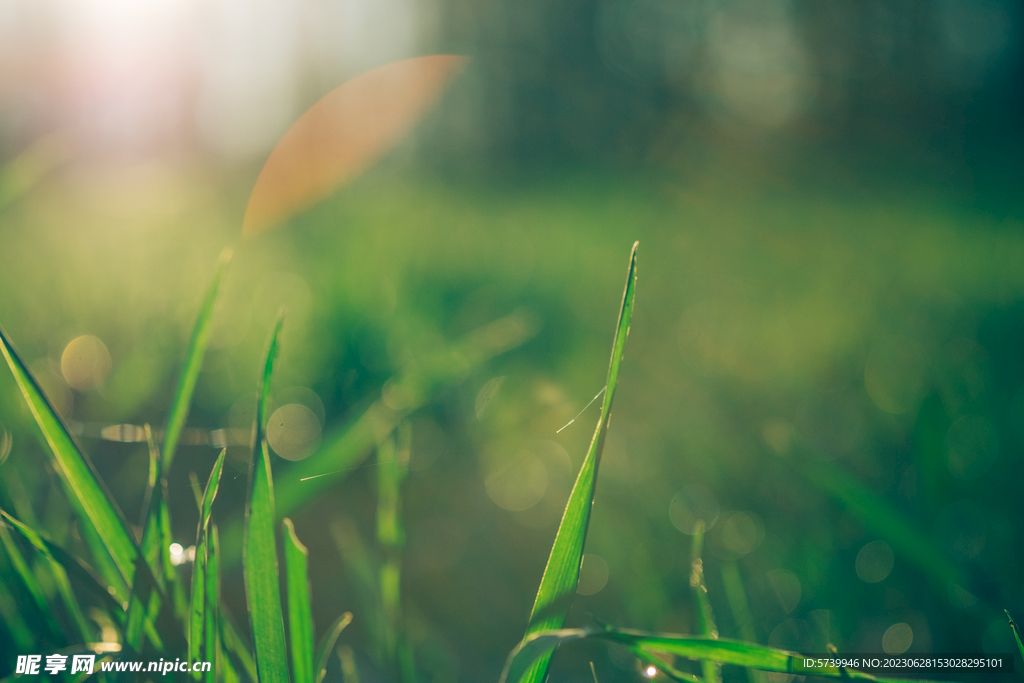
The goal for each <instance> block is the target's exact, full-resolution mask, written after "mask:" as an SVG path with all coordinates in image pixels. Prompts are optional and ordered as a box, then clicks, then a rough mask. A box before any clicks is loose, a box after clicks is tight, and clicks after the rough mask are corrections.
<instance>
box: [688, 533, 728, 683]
mask: <svg viewBox="0 0 1024 683" xmlns="http://www.w3.org/2000/svg"><path fill="white" fill-rule="evenodd" d="M703 546H704V525H703V524H699V525H698V528H697V533H695V534H694V535H693V552H692V557H691V559H690V588H692V589H693V593H694V595H695V596H696V598H697V625H698V626H699V627H700V629H699V630H700V634H701V635H702V636H704V637H705V638H712V639H715V638H718V629H717V628H716V627H715V617H714V615H713V614H712V613H711V601H710V600H709V599H708V587H707V585H706V584H705V583H704V560H703V558H702V557H701V550H702V549H703ZM700 667H701V671H702V672H703V674H704V681H705V682H706V683H718V682H719V681H720V680H721V678H722V675H721V672H720V671H719V666H718V665H717V664H715V662H713V661H711V660H707V659H705V660H703V661H701V663H700Z"/></svg>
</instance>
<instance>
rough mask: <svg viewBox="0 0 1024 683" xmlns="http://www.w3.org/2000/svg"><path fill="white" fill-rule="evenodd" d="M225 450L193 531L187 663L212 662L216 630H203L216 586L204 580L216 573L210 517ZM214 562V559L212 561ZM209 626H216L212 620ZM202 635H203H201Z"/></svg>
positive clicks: (219, 459) (213, 474)
mask: <svg viewBox="0 0 1024 683" xmlns="http://www.w3.org/2000/svg"><path fill="white" fill-rule="evenodd" d="M226 455H227V449H226V448H225V449H223V450H221V452H220V455H219V456H217V460H216V461H215V462H214V463H213V469H212V470H211V471H210V477H209V479H207V481H206V489H204V491H203V497H202V503H201V505H200V508H199V524H198V527H197V529H196V558H195V562H194V564H193V566H192V599H191V603H190V607H189V627H188V634H189V635H188V658H189V662H197V661H204V660H203V655H204V653H205V654H206V655H207V656H206V659H205V661H213V660H212V659H211V658H210V654H211V647H210V645H209V641H210V639H211V638H215V636H216V631H215V630H214V631H213V632H211V631H210V630H209V629H207V628H206V626H207V624H210V623H211V617H210V614H209V613H210V612H211V611H213V610H215V609H216V607H217V604H216V601H214V602H210V600H209V595H210V592H211V591H213V592H216V591H217V590H218V588H217V586H213V587H211V586H207V585H206V581H207V579H208V578H209V575H210V574H211V573H215V572H216V571H217V567H213V568H212V572H211V567H210V552H211V545H210V543H211V542H210V534H209V526H210V515H211V513H212V512H213V501H214V500H215V499H216V498H217V489H218V488H219V487H220V476H221V473H222V472H223V470H224V458H225V457H226ZM214 562H216V558H214ZM212 623H216V620H213V621H212ZM204 633H205V636H204ZM215 646H216V641H214V647H215Z"/></svg>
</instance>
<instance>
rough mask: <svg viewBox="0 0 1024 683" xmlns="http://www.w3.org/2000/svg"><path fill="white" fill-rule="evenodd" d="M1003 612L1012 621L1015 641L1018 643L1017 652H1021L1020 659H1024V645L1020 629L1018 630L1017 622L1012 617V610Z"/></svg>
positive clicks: (1011, 625) (1011, 626)
mask: <svg viewBox="0 0 1024 683" xmlns="http://www.w3.org/2000/svg"><path fill="white" fill-rule="evenodd" d="M1003 611H1004V612H1006V618H1007V619H1008V620H1009V621H1010V629H1011V630H1012V631H1013V639H1014V640H1016V641H1017V651H1018V652H1020V658H1021V659H1024V643H1022V642H1021V640H1020V629H1018V628H1017V624H1016V622H1014V620H1013V617H1011V616H1010V610H1008V609H1004V610H1003Z"/></svg>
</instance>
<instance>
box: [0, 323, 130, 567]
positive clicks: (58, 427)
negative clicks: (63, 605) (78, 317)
mask: <svg viewBox="0 0 1024 683" xmlns="http://www.w3.org/2000/svg"><path fill="white" fill-rule="evenodd" d="M0 351H2V352H3V354H4V358H6V359H7V364H8V365H9V366H10V368H11V372H12V373H13V374H14V379H15V381H16V382H17V384H18V388H19V389H20V390H21V394H22V396H24V398H25V401H26V402H27V403H28V407H29V410H30V411H31V412H32V416H33V417H34V418H35V420H36V424H38V425H39V428H40V430H41V431H42V432H43V437H44V438H45V439H46V442H47V444H49V446H50V453H51V454H52V455H53V461H54V465H55V469H56V470H57V472H58V474H59V475H60V478H61V480H62V481H63V483H64V486H65V488H66V489H67V491H68V494H69V496H70V497H72V498H73V499H74V501H73V503H72V505H73V506H76V507H78V508H79V509H80V510H81V512H82V513H83V515H84V516H85V520H83V521H84V522H85V523H87V524H90V525H91V526H92V527H93V528H94V529H95V531H96V534H97V535H98V536H99V538H100V539H101V540H102V541H103V544H104V545H105V546H106V548H107V550H108V551H109V553H110V556H111V558H112V559H113V560H114V564H115V565H116V566H117V569H118V571H119V572H120V574H121V576H122V577H123V579H124V581H125V583H127V584H128V585H132V582H133V580H134V578H135V571H136V560H137V559H138V558H139V557H140V556H141V552H140V550H139V547H138V545H137V544H136V543H135V539H134V538H132V536H131V534H130V533H129V532H128V524H127V523H126V522H125V520H124V516H123V515H122V514H121V511H120V510H118V508H117V506H116V504H115V503H114V499H113V497H112V496H111V495H110V493H109V492H108V491H107V489H106V487H105V486H104V485H103V483H102V481H101V480H100V478H99V476H98V475H97V474H96V469H95V468H94V467H93V465H92V462H91V461H90V460H89V458H88V457H87V456H86V455H85V452H84V451H83V450H82V449H81V448H80V447H79V445H78V444H77V443H76V442H75V439H74V437H72V436H71V431H70V430H69V429H68V427H67V425H66V424H65V423H64V420H63V419H62V418H61V417H60V415H59V414H58V413H57V411H56V410H54V408H53V406H52V405H51V404H50V401H49V400H48V399H47V398H46V395H45V394H44V393H43V391H42V389H40V387H39V383H38V382H36V380H35V378H34V377H33V376H32V373H31V372H29V369H28V366H26V365H25V362H24V361H23V360H22V358H21V356H19V355H18V353H17V351H16V350H15V349H14V345H13V344H12V343H11V341H10V338H9V337H8V336H7V333H6V332H4V330H3V328H0Z"/></svg>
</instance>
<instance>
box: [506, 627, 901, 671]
mask: <svg viewBox="0 0 1024 683" xmlns="http://www.w3.org/2000/svg"><path fill="white" fill-rule="evenodd" d="M587 638H591V639H600V640H606V641H610V642H614V643H617V644H619V645H622V646H624V647H626V648H627V649H630V650H634V651H635V650H637V649H639V650H642V651H645V652H647V653H661V654H667V655H675V656H677V657H685V658H687V659H692V660H711V661H715V662H718V663H720V664H734V665H736V666H743V667H752V668H757V669H762V670H765V671H773V672H777V673H786V674H799V675H815V676H821V677H824V678H842V679H847V680H850V679H853V680H864V681H875V682H876V683H893V682H894V681H897V680H899V679H891V678H879V677H877V676H873V675H871V674H869V673H865V672H863V671H858V670H856V669H839V668H837V667H821V668H818V667H812V668H809V667H806V666H804V663H803V662H804V657H803V656H802V655H800V654H797V653H795V652H788V651H786V650H779V649H777V648H773V647H768V646H765V645H757V644H753V643H745V642H743V641H739V640H730V639H727V638H722V639H712V638H696V637H692V636H680V635H675V634H669V633H648V632H645V631H635V630H632V629H612V630H598V629H583V628H568V629H557V630H552V631H540V632H537V633H533V634H531V635H530V636H528V637H526V638H524V639H523V641H522V642H521V643H519V645H517V646H516V648H515V649H514V650H512V652H511V653H510V654H509V656H508V659H507V660H506V662H505V669H504V670H503V671H502V674H501V679H500V683H517V681H522V680H524V677H525V676H526V675H528V672H529V671H531V670H532V669H533V665H535V663H536V661H539V660H540V659H541V658H543V657H545V656H550V653H551V651H552V650H553V649H554V648H555V647H557V646H558V645H560V644H562V643H564V642H569V641H574V640H583V639H587ZM645 661H648V662H650V663H651V664H652V665H654V666H658V663H657V662H654V661H653V660H650V659H645Z"/></svg>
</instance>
